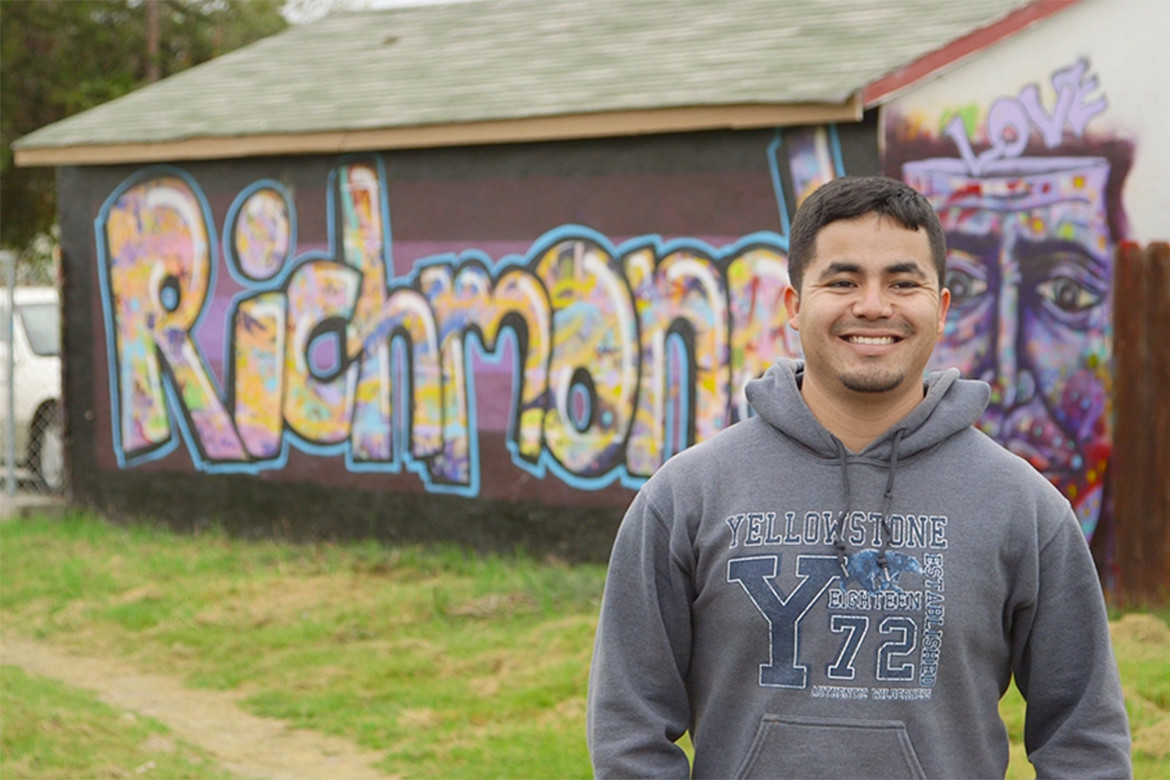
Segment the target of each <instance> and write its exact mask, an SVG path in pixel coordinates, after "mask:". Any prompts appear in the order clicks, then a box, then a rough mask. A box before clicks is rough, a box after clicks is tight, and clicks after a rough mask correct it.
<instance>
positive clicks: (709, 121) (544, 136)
mask: <svg viewBox="0 0 1170 780" xmlns="http://www.w3.org/2000/svg"><path fill="white" fill-rule="evenodd" d="M864 110H865V109H864V106H863V105H862V102H861V95H860V93H855V94H854V95H852V96H850V97H849V98H847V99H846V100H844V101H842V102H840V103H784V104H742V105H725V106H693V107H683V108H661V109H643V110H637V111H607V112H598V113H584V114H564V115H559V116H543V117H525V118H520V119H506V120H493V121H480V122H461V123H446V124H436V125H415V126H409V127H384V128H374V129H361V130H340V131H327V132H319V133H280V134H276V133H273V134H264V135H248V136H230V137H226V136H202V137H193V138H183V139H175V140H168V141H160V142H156V143H133V142H132V143H120V144H76V145H68V146H18V147H17V148H15V149H14V153H15V162H16V165H17V166H18V167H32V166H53V165H119V164H128V163H156V162H177V161H181V160H212V159H230V158H240V157H261V156H265V157H267V156H286V155H287V156H291V155H302V154H342V153H351V152H368V151H376V150H383V149H386V150H388V149H419V148H427V147H444V146H481V145H486V144H501V143H524V142H539V141H562V140H573V139H584V138H606V137H620V136H632V135H648V134H653V133H678V132H696V131H703V130H728V129H733V130H742V129H752V128H761V127H785V126H791V125H804V124H824V123H829V122H857V121H860V120H861V117H862V114H863V113H864Z"/></svg>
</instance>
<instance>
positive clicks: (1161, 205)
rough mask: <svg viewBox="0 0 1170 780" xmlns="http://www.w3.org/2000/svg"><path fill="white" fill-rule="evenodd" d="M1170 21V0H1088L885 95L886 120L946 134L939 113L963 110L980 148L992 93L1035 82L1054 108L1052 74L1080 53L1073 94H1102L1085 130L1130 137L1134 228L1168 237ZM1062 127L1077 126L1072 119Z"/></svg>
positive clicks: (1128, 209)
mask: <svg viewBox="0 0 1170 780" xmlns="http://www.w3.org/2000/svg"><path fill="white" fill-rule="evenodd" d="M1168 31H1170V0H1082V2H1080V3H1078V4H1076V5H1074V6H1071V7H1069V8H1066V9H1064V10H1062V11H1060V12H1058V13H1056V14H1055V15H1053V16H1050V17H1048V18H1046V19H1043V20H1041V21H1040V22H1038V23H1036V24H1034V25H1033V26H1032V27H1031V28H1030V29H1028V30H1025V31H1023V32H1021V33H1018V34H1017V35H1015V36H1013V37H1011V38H1009V39H1008V40H1006V41H1003V42H1000V43H998V44H996V45H994V46H992V47H990V48H988V49H986V50H984V51H982V52H979V53H978V54H977V55H976V56H974V57H972V58H971V59H969V60H968V61H966V62H964V63H962V64H960V65H958V66H957V67H955V68H954V69H952V70H951V71H950V72H948V73H945V74H944V75H942V76H939V77H937V78H935V79H934V80H932V81H930V82H928V83H926V84H923V85H918V86H916V87H914V88H912V89H911V90H909V91H907V93H905V94H904V95H901V96H899V97H898V98H896V99H894V100H893V101H891V102H890V103H888V104H886V106H885V109H884V116H885V120H884V121H883V127H885V128H886V130H887V131H888V130H889V129H890V128H889V126H888V122H889V120H890V117H892V116H894V115H898V116H901V117H903V118H904V119H906V118H908V119H910V120H911V121H912V122H913V123H914V124H916V125H920V126H921V127H922V129H924V130H928V131H930V132H933V133H934V134H935V135H937V136H942V137H945V135H944V134H943V133H942V132H941V128H942V126H943V123H944V122H945V121H946V120H947V119H948V118H949V117H950V116H951V115H952V114H953V113H954V112H956V111H965V112H966V116H965V119H966V120H967V125H968V128H970V129H971V130H973V132H974V133H975V134H976V136H977V137H973V138H972V139H971V141H972V145H973V147H974V150H975V152H976V154H978V153H979V152H980V151H981V150H983V149H984V148H986V145H987V143H988V139H987V137H986V135H987V120H988V113H989V111H990V109H991V106H992V105H993V104H994V103H995V101H996V100H998V99H1001V98H1017V99H1018V97H1019V95H1020V93H1021V91H1022V90H1024V89H1025V88H1026V87H1028V86H1029V85H1032V84H1035V85H1036V86H1037V87H1038V89H1039V96H1040V102H1041V105H1042V106H1043V107H1044V108H1045V109H1046V110H1047V111H1048V112H1050V114H1051V113H1053V112H1054V111H1055V109H1056V107H1057V102H1058V98H1057V90H1056V89H1055V88H1054V86H1053V75H1054V74H1056V73H1057V72H1059V71H1061V70H1063V69H1066V68H1069V67H1070V66H1074V65H1075V64H1076V63H1077V62H1078V61H1082V60H1083V61H1085V62H1086V63H1087V65H1088V68H1087V71H1086V72H1085V74H1084V78H1083V80H1082V81H1081V82H1080V90H1081V91H1080V94H1078V95H1077V96H1076V98H1075V100H1074V102H1076V103H1078V104H1079V105H1080V106H1087V105H1092V104H1094V103H1096V102H1097V101H1098V100H1100V99H1102V98H1103V99H1104V100H1105V101H1106V105H1105V108H1104V110H1102V111H1100V112H1099V113H1096V114H1095V115H1093V116H1092V117H1091V118H1090V119H1089V120H1088V122H1087V123H1086V125H1085V126H1084V128H1083V133H1084V135H1085V137H1086V138H1087V139H1090V140H1092V139H1100V140H1105V139H1110V138H1112V139H1128V140H1129V141H1131V142H1132V143H1133V145H1134V159H1133V167H1132V169H1131V170H1130V172H1129V174H1128V176H1127V177H1126V181H1125V188H1124V190H1123V196H1122V197H1123V204H1124V209H1125V213H1126V215H1127V217H1128V222H1129V235H1128V237H1129V238H1131V239H1134V240H1137V241H1139V242H1142V243H1147V242H1149V241H1155V240H1161V241H1166V240H1170V45H1167V35H1168ZM1091 79H1096V82H1097V83H1096V86H1095V88H1090V87H1091V84H1090V80H1091ZM1011 113H1012V112H1011V111H1005V112H1004V114H1005V115H1006V114H1011ZM1016 115H1018V113H1017V114H1016ZM1063 129H1064V130H1065V131H1066V132H1068V131H1071V130H1072V128H1071V127H1070V125H1069V123H1065V126H1064V128H1063ZM950 149H951V151H949V152H948V154H953V155H955V156H958V149H957V145H955V144H952V145H951V147H950Z"/></svg>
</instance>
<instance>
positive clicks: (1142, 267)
mask: <svg viewBox="0 0 1170 780" xmlns="http://www.w3.org/2000/svg"><path fill="white" fill-rule="evenodd" d="M1116 274H1117V276H1116V279H1115V283H1114V299H1113V303H1114V312H1113V328H1114V330H1113V337H1114V342H1113V357H1114V371H1113V376H1114V395H1113V398H1114V414H1115V428H1114V437H1113V439H1114V450H1113V464H1112V471H1113V477H1112V481H1113V507H1114V531H1115V547H1114V550H1115V555H1116V558H1115V561H1114V566H1113V567H1111V568H1112V572H1113V574H1114V577H1113V578H1112V579H1113V592H1112V593H1111V596H1112V598H1113V599H1114V600H1115V601H1117V602H1119V603H1122V604H1165V603H1167V601H1168V600H1170V575H1168V572H1170V245H1168V244H1165V243H1154V244H1150V245H1148V246H1146V247H1144V248H1143V247H1141V246H1139V245H1137V244H1133V243H1123V244H1122V245H1121V246H1120V247H1119V248H1118V254H1117V264H1116Z"/></svg>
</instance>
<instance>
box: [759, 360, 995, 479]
mask: <svg viewBox="0 0 1170 780" xmlns="http://www.w3.org/2000/svg"><path fill="white" fill-rule="evenodd" d="M803 377H804V361H802V360H791V359H787V358H782V359H780V360H778V361H776V362H775V363H774V364H773V365H772V367H771V368H769V369H768V371H767V372H766V373H765V374H764V375H763V376H762V377H760V378H759V379H754V380H752V381H751V382H749V383H748V385H747V399H748V403H750V404H751V407H752V409H753V410H755V412H756V414H758V415H759V416H760V417H761V418H762V419H763V420H764V421H765V422H767V423H768V424H769V425H771V426H772V427H773V428H775V429H777V430H778V431H780V432H781V433H783V434H784V435H785V436H787V437H789V438H790V439H793V440H794V441H797V442H799V443H800V444H802V445H804V446H805V447H807V448H808V449H810V450H812V451H813V452H815V453H817V454H818V455H820V456H821V457H824V458H830V459H833V460H838V459H839V458H840V456H841V451H842V445H841V443H840V442H839V441H838V440H837V438H836V437H835V436H833V435H832V434H831V433H829V432H828V431H827V430H826V429H825V427H824V426H823V425H821V423H820V421H819V420H817V418H816V417H815V416H813V413H812V411H811V410H810V409H809V408H808V405H807V404H806V403H805V402H804V398H803V397H802V396H801V394H800V383H801V381H802V379H803ZM925 387H926V396H925V398H923V400H922V403H920V404H918V406H916V407H914V409H913V410H912V411H911V412H910V414H908V415H906V416H905V417H903V418H902V419H901V420H899V421H898V422H897V423H895V424H894V425H893V426H892V427H891V428H890V429H889V430H888V431H886V432H885V433H883V434H881V435H880V436H878V437H877V438H876V439H874V440H873V441H872V442H870V443H869V445H868V446H866V448H865V449H864V450H862V451H861V452H859V453H856V454H855V455H853V456H851V457H859V458H863V459H866V460H869V459H873V460H881V461H888V460H890V458H891V456H892V455H893V454H894V442H895V439H897V440H898V447H897V457H899V458H907V457H910V456H912V455H914V454H916V453H919V452H922V451H923V450H926V449H929V448H930V447H933V446H934V445H936V444H938V443H939V442H940V441H943V440H944V439H946V438H948V437H950V436H953V435H954V434H956V433H958V432H959V431H962V430H964V429H966V428H969V427H970V426H971V425H973V424H974V423H975V422H976V421H977V420H978V419H979V417H980V415H982V414H983V410H984V409H985V408H986V407H987V402H988V399H989V398H990V397H991V388H990V387H989V386H988V385H987V383H986V382H978V381H975V380H970V379H960V378H959V370H958V369H955V368H949V369H947V370H945V371H935V372H932V373H931V374H929V375H928V376H927V378H926V382H925Z"/></svg>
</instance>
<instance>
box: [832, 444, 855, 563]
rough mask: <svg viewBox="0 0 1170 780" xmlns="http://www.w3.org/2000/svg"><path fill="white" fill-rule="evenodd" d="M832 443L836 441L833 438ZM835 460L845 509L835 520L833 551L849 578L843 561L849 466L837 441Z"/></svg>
mask: <svg viewBox="0 0 1170 780" xmlns="http://www.w3.org/2000/svg"><path fill="white" fill-rule="evenodd" d="M834 441H837V440H836V438H834ZM837 460H838V461H839V462H840V464H841V484H842V485H843V486H844V487H845V508H844V509H842V510H841V517H840V518H839V519H838V520H837V529H836V533H834V534H833V549H834V550H836V552H837V563H838V564H839V565H840V566H841V572H842V574H844V575H845V577H846V578H848V577H849V565H848V563H847V562H846V560H845V519H846V518H847V517H848V516H849V509H850V506H849V505H850V504H851V503H852V502H853V496H852V494H851V492H850V489H849V466H848V465H847V464H846V462H845V445H844V444H842V443H841V442H839V441H837Z"/></svg>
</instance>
